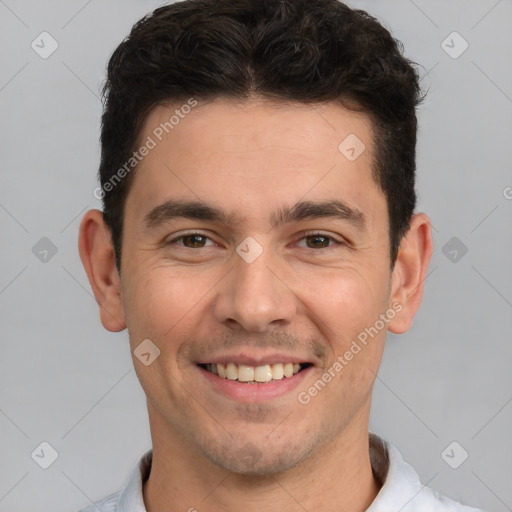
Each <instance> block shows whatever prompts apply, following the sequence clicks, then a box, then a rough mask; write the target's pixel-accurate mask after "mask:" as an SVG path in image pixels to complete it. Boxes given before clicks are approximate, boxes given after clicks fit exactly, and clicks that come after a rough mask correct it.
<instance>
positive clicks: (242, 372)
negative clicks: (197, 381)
mask: <svg viewBox="0 0 512 512" xmlns="http://www.w3.org/2000/svg"><path fill="white" fill-rule="evenodd" d="M198 366H199V367H200V368H202V369H203V370H206V371H207V372H208V373H211V374H213V375H216V376H218V377H220V378H221V379H225V380H229V381H238V382H240V383H244V384H268V383H270V382H274V381H280V380H283V379H291V378H292V377H294V376H295V375H297V374H298V373H301V372H303V371H304V370H306V369H307V368H309V367H310V366H312V365H311V363H291V362H287V363H277V364H264V365H260V366H251V365H248V364H235V363H227V362H226V363H204V364H198Z"/></svg>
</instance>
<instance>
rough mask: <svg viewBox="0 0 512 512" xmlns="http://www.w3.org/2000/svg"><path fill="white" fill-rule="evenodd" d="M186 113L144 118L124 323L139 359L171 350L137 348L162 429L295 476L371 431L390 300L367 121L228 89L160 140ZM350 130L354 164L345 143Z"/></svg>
mask: <svg viewBox="0 0 512 512" xmlns="http://www.w3.org/2000/svg"><path fill="white" fill-rule="evenodd" d="M175 109H176V105H173V106H172V107H170V106H168V107H167V106H160V107H158V108H156V109H155V110H154V111H152V112H151V113H150V115H149V116H148V118H147V120H146V123H145V126H144V129H143V132H142V133H141V137H140V140H141V141H142V142H144V141H146V140H147V137H148V136H150V137H151V138H152V139H153V140H154V141H155V142H156V146H155V147H154V148H152V149H151V150H150V151H149V153H148V154H147V156H145V157H144V158H143V159H142V161H141V162H140V164H139V166H138V168H137V171H136V174H135V176H134V181H133V183H132V186H131V189H130V192H129V194H128V197H127V199H126V204H125V220H124V237H123V252H122V268H121V300H122V310H123V315H124V321H125V322H126V325H127V328H128V332H129V336H130V344H131V349H132V353H133V351H134V350H135V351H136V349H137V347H138V346H139V345H140V344H141V342H142V341H143V340H146V339H149V340H151V342H152V344H154V345H155V346H156V347H158V349H159V351H160V353H159V356H158V357H156V359H155V360H154V361H153V362H152V363H151V364H149V365H147V366H146V365H144V364H142V363H141V361H140V360H139V359H138V358H137V357H134V365H135V369H136V371H137V374H138V377H139V379H140V382H141V384H142V386H143V388H144V391H145V393H146V394H147V397H148V408H149V412H150V421H151V425H152V435H153V438H154V439H155V436H156V437H157V438H158V437H160V438H165V437H167V438H173V439H175V440H176V439H177V440H180V443H181V444H182V446H186V447H187V450H189V452H190V453H193V454H194V456H199V457H204V458H206V459H207V460H209V461H210V462H211V463H213V464H216V465H218V466H221V467H223V468H226V469H229V470H231V471H236V472H239V473H261V474H264V473H275V472H280V471H284V470H286V469H288V468H291V467H293V466H296V465H297V464H299V463H301V462H304V461H306V460H312V458H313V457H314V456H315V454H318V453H321V452H322V451H325V450H328V449H329V447H332V446H333V443H336V442H337V440H339V439H340V438H341V437H342V436H344V435H345V436H347V435H350V433H351V432H358V431H360V430H361V429H363V431H366V432H367V422H368V414H369V408H370V396H371V389H372V385H373V382H374V379H375V374H376V373H377V370H378V366H379V363H380V360H381V355H382V351H383V346H384V339H385V333H386V330H387V327H388V323H387V322H384V321H383V320H382V319H383V315H384V316H386V314H387V315H388V317H389V310H390V308H391V309H392V303H391V302H392V301H391V296H392V275H391V271H390V261H389V235H388V216H387V207H386V200H385V197H384V195H383V193H382V192H381V190H380V189H379V188H378V186H377V185H376V183H375V182H374V181H373V179H372V177H371V165H372V163H371V161H372V142H371V125H370V122H369V120H368V119H367V117H366V116H364V115H362V114H356V113H353V112H350V111H347V110H345V109H343V108H342V107H341V106H338V105H335V104H323V105H322V106H320V107H318V106H315V107H314V108H313V107H311V106H304V105H295V104H294V105H290V104H284V103H282V104H271V103H269V102H268V101H263V100H257V99H251V100H250V101H249V100H248V101H246V102H244V103H234V102H231V101H229V100H226V99H217V100H215V101H213V102H210V103H207V104H203V105H198V106H197V107H195V108H194V109H192V111H191V112H190V113H188V114H187V115H186V116H184V117H183V119H180V122H179V124H176V125H175V126H174V127H173V129H172V130H169V133H168V134H165V133H164V136H163V137H162V140H161V141H159V140H158V138H157V137H156V136H155V135H154V133H155V132H154V130H155V128H157V127H158V126H159V125H160V124H161V123H165V122H166V121H168V120H169V118H170V117H171V115H172V114H173V112H174V110H175ZM351 134H354V135H355V136H357V138H358V139H359V141H360V142H362V143H363V144H364V145H365V150H364V151H363V152H362V153H361V154H360V156H359V157H358V158H356V159H355V160H354V159H353V158H350V159H349V158H347V156H346V155H349V156H353V155H352V152H351V151H350V148H349V149H348V152H345V153H342V152H341V151H340V149H339V148H338V147H339V145H340V143H341V142H342V141H344V140H345V139H346V137H348V136H349V135H351ZM349 140H350V139H349ZM358 144H359V143H358ZM343 147H344V146H342V148H343ZM360 147H362V146H357V147H356V148H355V149H356V151H357V149H359V148H360ZM386 312H388V313H386ZM379 319H381V320H380V322H379ZM382 324H384V325H385V327H384V328H382ZM379 327H380V329H379ZM369 328H373V330H371V331H370V332H372V334H373V335H372V336H369V335H368V330H367V331H365V329H369ZM375 331H378V332H377V333H376V334H375ZM364 332H366V333H367V336H366V338H367V339H366V343H365V344H363V343H362V342H361V341H360V340H361V339H362V338H364V334H363V335H362V334H361V333H364ZM358 336H359V338H358ZM358 340H359V341H358ZM354 342H356V345H357V346H358V347H359V351H357V349H356V348H355V346H354ZM146 343H147V342H146ZM151 346H153V345H151ZM348 352H351V353H352V357H350V356H349V355H348ZM336 363H338V364H336ZM340 367H341V369H340ZM226 373H227V376H226ZM284 374H285V375H284ZM326 374H329V375H330V377H331V378H330V379H329V377H325V375H326ZM269 379H271V380H269ZM319 380H320V381H322V383H323V385H322V384H319V383H318V381H319ZM315 383H316V384H315ZM315 389H316V392H315Z"/></svg>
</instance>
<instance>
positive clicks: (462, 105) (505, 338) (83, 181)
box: [0, 0, 512, 512]
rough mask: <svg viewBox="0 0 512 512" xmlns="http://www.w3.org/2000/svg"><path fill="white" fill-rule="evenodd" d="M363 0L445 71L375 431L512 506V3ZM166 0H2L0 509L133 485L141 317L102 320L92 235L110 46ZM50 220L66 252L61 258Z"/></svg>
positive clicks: (431, 105)
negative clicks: (426, 242) (421, 237)
mask: <svg viewBox="0 0 512 512" xmlns="http://www.w3.org/2000/svg"><path fill="white" fill-rule="evenodd" d="M350 4H351V5H353V6H357V7H360V8H363V9H367V10H368V11H369V12H370V13H372V14H374V15H375V16H377V17H378V18H379V19H380V20H381V21H382V22H383V23H384V24H385V26H387V27H388V28H391V30H392V32H393V33H394V35H395V36H396V37H398V38H399V39H401V40H402V41H403V42H404V45H405V48H406V53H407V55H408V56H409V57H410V58H411V59H413V60H415V61H416V62H418V63H420V64H421V65H422V66H423V68H422V70H421V74H422V76H423V81H422V83H423V85H424V87H428V88H430V92H429V95H428V99H427V100H426V101H425V103H424V104H423V105H422V107H421V109H420V112H419V121H420V131H419V145H418V187H417V189H418V192H419V208H418V209H419V210H420V211H424V212H426V213H427V214H428V215H429V216H430V218H431V220H432V223H433V226H434V244H435V251H434V255H433V259H432V263H431V266H430V270H429V276H428V278H427V280H426V289H425V297H424V302H423V306H422V308H421V310H420V312H419V314H418V315H417V317H416V320H415V323H414V326H413V328H412V329H411V331H410V332H409V333H407V334H405V335H402V336H395V335H391V334H390V335H389V337H388V347H387V350H386V353H385V357H384V362H383V365H382V368H381V371H380V373H379V377H378V379H377V383H376V386H375V395H374V406H373V411H372V418H371V429H372V430H373V431H375V432H378V433H379V434H381V435H382V436H383V437H385V438H386V439H388V440H389V441H391V442H392V443H394V444H395V445H396V446H397V447H398V448H399V449H400V451H401V452H402V454H403V455H404V457H405V459H406V460H407V461H409V462H410V463H411V464H412V465H413V466H414V467H415V468H416V469H417V470H418V472H419V474H420V476H421V478H422V481H423V482H424V483H426V484H428V485H429V486H431V487H434V488H436V489H438V490H439V491H441V492H443V493H445V494H447V495H449V496H451V497H453V498H455V499H458V500H461V501H463V502H466V503H468V504H471V505H473V506H479V507H482V508H484V509H486V510H489V511H491V510H492V511H496V512H503V511H506V510H512V486H511V485H510V482H511V477H512V439H511V435H510V432H511V423H512V403H511V402H512V372H511V371H510V365H511V362H512V343H511V341H512V340H511V334H510V333H511V332H512V265H511V264H510V261H511V256H510V255H511V254H512V229H511V219H512V200H511V199H509V198H512V188H507V187H512V172H511V162H512V80H511V79H512V70H511V57H510V56H511V55H512V31H511V30H510V26H511V22H512V2H511V1H510V0H500V1H496V0H478V1H475V0H473V1H467V0H460V1H453V0H452V1H446V0H435V1H428V2H427V1H426V0H414V1H413V0H386V1H379V2H375V1H373V2H372V1H355V0H354V1H352V2H350ZM159 5H160V3H158V2H155V1H149V0H147V1H142V0H139V1H135V0H123V1H121V0H106V1H105V0H103V1H101V2H100V1H99V0H89V1H84V0H72V1H71V0H68V1H66V2H64V1H60V2H57V1H49V0H45V1H40V2H34V1H31V2H29V1H28V0H18V1H16V0H0V38H1V45H0V48H1V50H0V59H1V66H0V106H1V107H0V108H1V112H0V116H1V117H0V119H1V127H0V130H1V132H0V141H1V147H2V153H1V156H2V158H1V167H0V169H1V171H0V172H1V173H2V174H1V177H2V179H1V188H0V230H1V234H2V243H1V245H0V254H1V266H0V311H1V324H0V332H1V335H2V343H1V357H0V390H1V394H0V433H1V436H0V453H1V462H0V511H1V512H4V511H5V512H7V511H9V512H21V511H23V512H26V511H29V510H30V511H49V510H52V511H53V512H69V511H73V510H77V509H79V508H81V507H83V506H86V505H88V504H89V503H90V502H91V500H97V499H99V498H101V497H103V496H106V495H107V494H110V493H112V492H114V491H117V490H118V489H120V488H121V486H122V485H123V484H124V482H125V480H126V478H127V476H128V474H129V473H130V471H131V470H132V468H133V466H134V464H135V463H136V461H137V459H138V457H139V456H140V455H141V454H142V453H143V452H144V451H145V450H147V449H148V448H149V447H150V435H149V428H148V421H147V416H146V409H145V397H144V394H143V392H142V390H141V388H140V386H139V384H138V381H137V378H136V375H135V373H134V370H133V369H132V362H131V358H130V353H129V349H128V338H127V333H126V332H122V333H118V334H111V333H109V332H107V331H105V330H104V329H103V327H102V326H101V324H100V321H99V316H98V311H97V305H96V302H95V300H94V298H93V296H92V293H91V291H90V287H89V284H88V281H87V278H86V275H85V272H84V270H83V268H82V265H81V262H80V259H79V256H78V251H77V234H78V226H79V222H80V219H81V217H82V215H83V213H84V212H85V211H86V210H87V209H89V208H98V207H100V204H99V201H97V200H96V199H95V198H94V197H93V194H92V191H93V190H94V188H95V187H96V186H97V183H96V170H97V166H98V162H99V144H98V136H99V118H100V114H101V103H100V100H99V90H100V86H101V82H102V79H103V76H104V69H105V65H106V62H107V59H108V57H109V55H110V54H111V52H112V51H113V49H114V48H115V46H116V45H117V44H118V43H119V42H120V41H121V40H122V39H123V38H124V37H125V35H127V33H128V31H129V29H130V27H131V25H132V24H133V23H134V22H135V21H136V20H137V19H139V18H140V17H141V16H142V15H143V14H145V13H146V12H148V11H150V10H152V9H153V8H155V7H157V6H159ZM43 31H47V32H49V33H50V34H51V35H52V37H53V38H54V39H55V40H56V41H57V42H58V45H59V46H58V49H57V50H56V51H55V52H54V53H53V54H52V55H51V56H50V57H48V58H47V59H43V58H41V57H40V56H39V55H38V54H37V53H36V52H35V51H34V50H33V49H32V48H31V42H32V41H33V40H36V42H37V41H38V40H40V39H37V37H38V36H39V34H40V33H41V32H43ZM453 31H457V32H458V33H459V34H460V35H461V36H462V37H463V38H464V39H465V40H466V41H467V42H468V44H469V48H468V49H467V50H466V51H465V52H464V53H463V54H462V55H460V56H459V57H458V58H452V57H451V56H450V55H448V53H447V52H446V51H445V49H443V47H442V45H441V43H442V41H443V40H445V39H446V37H447V36H448V35H449V34H451V33H452V32H453ZM452 39H453V38H452ZM452 39H448V41H447V43H445V45H446V44H448V45H449V46H452V47H453V48H451V49H449V50H450V51H451V52H452V53H453V52H458V51H459V50H460V49H461V48H462V46H461V44H462V41H461V40H460V39H457V38H456V39H453V42H452ZM46 48H48V45H46ZM445 48H446V46H445ZM507 197H508V198H507ZM42 237H47V238H48V239H50V240H51V241H52V243H53V244H54V245H55V247H56V249H57V252H56V254H54V255H52V253H51V252H49V253H48V254H47V255H46V261H41V260H40V258H44V256H45V254H44V253H40V251H41V250H43V249H44V247H43V246H36V249H35V250H34V251H33V249H32V248H33V247H34V246H35V245H36V243H37V242H38V241H39V240H40V239H41V238H42ZM452 237H457V240H455V241H452V242H451V244H454V245H450V244H449V245H448V246H446V245H445V244H447V243H448V242H449V241H450V239H452ZM40 243H41V244H43V245H44V243H45V242H40ZM46 243H47V242H46ZM462 244H464V246H465V247H466V248H467V253H466V254H465V255H462V253H463V251H462V249H463V246H462ZM41 247H43V249H41ZM443 247H444V250H443ZM454 250H455V251H456V253H454V252H453V251H454ZM450 251H451V253H450ZM34 252H35V253H36V254H34ZM454 258H455V261H452V260H453V259H454ZM42 441H46V442H48V443H50V444H51V445H52V446H53V447H54V449H55V450H56V451H57V452H58V454H59V457H58V458H57V460H56V461H55V462H54V463H53V464H52V465H51V466H50V467H49V468H48V469H46V470H45V469H42V468H41V467H39V465H38V464H36V462H35V461H34V460H33V459H32V458H31V453H32V452H33V451H34V450H35V449H36V448H37V447H38V446H39V445H40V443H41V442H42ZM453 441H456V442H457V443H459V445H460V447H459V445H457V446H456V447H455V449H454V451H453V452H452V451H450V450H448V453H449V455H450V456H451V457H450V458H449V459H447V460H450V462H451V463H452V465H453V464H455V463H457V462H458V461H460V460H461V458H462V456H463V453H464V452H463V451H462V450H463V449H464V450H466V451H467V452H468V453H469V458H468V459H467V460H466V461H465V462H464V463H463V464H462V465H460V467H458V468H457V469H452V468H451V467H450V466H449V465H448V464H447V463H446V462H445V460H443V457H442V456H441V454H442V452H443V450H444V449H445V448H446V447H447V446H448V445H449V444H450V443H452V442H453ZM46 453H48V451H47V452H46Z"/></svg>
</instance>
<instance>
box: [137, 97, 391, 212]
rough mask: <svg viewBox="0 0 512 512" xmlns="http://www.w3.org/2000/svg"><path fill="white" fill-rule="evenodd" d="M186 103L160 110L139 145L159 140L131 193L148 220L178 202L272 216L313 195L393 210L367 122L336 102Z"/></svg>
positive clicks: (221, 100)
mask: <svg viewBox="0 0 512 512" xmlns="http://www.w3.org/2000/svg"><path fill="white" fill-rule="evenodd" d="M185 104H187V103H186V102H184V103H183V104H180V103H173V104H172V105H161V106H158V107H156V108H154V109H153V110H152V111H151V112H150V114H149V115H148V116H147V118H146V121H145V123H144V127H143V129H142V131H141V134H140V137H139V143H140V144H143V143H145V141H147V140H149V139H151V140H152V141H153V143H154V148H153V149H152V150H151V151H150V152H149V154H148V155H147V156H146V157H145V158H144V159H143V160H142V161H141V162H140V163H139V165H138V166H137V169H136V173H135V179H134V182H133V183H132V187H131V190H130V194H129V195H133V196H135V197H137V198H138V199H139V200H138V202H139V203H144V204H145V205H146V208H145V211H142V210H141V211H140V212H139V213H140V214H141V215H144V214H145V213H147V210H148V208H149V206H150V205H151V206H153V207H154V206H156V205H157V204H158V203H159V202H163V201H165V200H167V199H169V195H171V196H174V197H180V198H181V199H183V198H189V199H192V198H193V199H195V200H200V201H201V200H203V201H205V202H207V203H208V204H214V205H216V206H218V207H225V209H226V211H227V212H228V213H229V210H230V206H232V207H233V208H232V210H234V209H238V210H240V207H241V206H244V205H245V208H242V209H244V210H246V211H247V212H251V211H252V212H254V214H257V213H258V212H259V213H262V214H263V212H264V211H268V210H269V209H272V210H273V211H275V210H277V209H279V207H281V206H282V205H283V204H288V205H291V204H295V203H296V202H297V201H299V200H301V199H304V198H305V199H308V200H315V199H322V198H323V199H326V198H329V199H336V197H337V196H340V198H341V199H343V200H344V201H345V202H347V203H348V204H351V205H352V206H353V207H354V208H356V209H359V210H365V209H367V208H370V209H372V208H379V207H380V208H381V209H382V207H384V210H385V199H384V196H383V194H382V193H381V191H380V189H379V188H378V186H377V185H376V183H375V182H374V181H373V178H372V161H373V159H372V154H373V148H372V127H371V122H370V120H369V118H368V117H367V116H366V115H364V114H361V113H356V112H353V111H349V110H346V109H345V108H343V107H342V106H341V105H338V104H335V103H328V104H321V105H305V104H297V103H286V102H277V101H275V102H270V101H268V100H262V99H251V100H246V101H243V102H241V101H233V100H230V99H225V98H218V99H216V100H214V101H211V102H208V103H198V105H197V106H195V107H193V108H182V107H183V105H185ZM359 153H360V154H359ZM354 157H355V158H354ZM242 196H243V197H244V198H245V202H243V201H241V200H240V199H241V197H242ZM207 199H208V201H207ZM136 202H137V201H136ZM132 206H134V207H135V206H136V205H132ZM382 213H383V212H382V211H381V212H380V214H382Z"/></svg>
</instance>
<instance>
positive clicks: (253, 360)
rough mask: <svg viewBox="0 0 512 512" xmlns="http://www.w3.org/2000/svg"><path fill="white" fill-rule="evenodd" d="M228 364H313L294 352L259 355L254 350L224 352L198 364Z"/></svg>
mask: <svg viewBox="0 0 512 512" xmlns="http://www.w3.org/2000/svg"><path fill="white" fill-rule="evenodd" d="M207 363H212V364H227V363H233V364H236V365H247V366H264V365H267V364H269V365H270V364H280V363H282V364H285V363H298V364H305V363H309V364H313V363H312V361H311V360H310V359H306V358H303V357H298V356H297V355H294V354H283V353H277V352H274V353H271V354H260V355H257V354H255V353H254V352H253V351H251V354H249V353H244V352H238V353H236V354H222V355H218V356H212V357H211V358H209V359H204V360H201V361H198V362H197V364H207Z"/></svg>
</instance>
